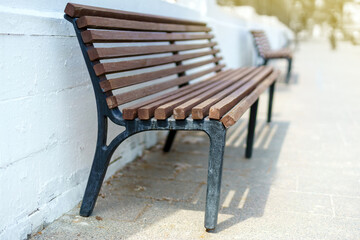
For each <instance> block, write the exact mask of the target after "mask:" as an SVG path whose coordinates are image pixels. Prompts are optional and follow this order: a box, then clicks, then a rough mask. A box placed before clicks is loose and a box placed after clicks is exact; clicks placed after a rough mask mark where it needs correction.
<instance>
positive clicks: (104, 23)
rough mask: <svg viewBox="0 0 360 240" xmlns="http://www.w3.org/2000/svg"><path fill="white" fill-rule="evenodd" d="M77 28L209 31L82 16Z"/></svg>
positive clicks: (184, 26)
mask: <svg viewBox="0 0 360 240" xmlns="http://www.w3.org/2000/svg"><path fill="white" fill-rule="evenodd" d="M76 23H77V26H78V27H79V28H95V29H112V30H134V31H152V32H210V31H211V28H209V27H206V26H194V25H179V24H167V23H153V22H143V21H142V22H140V21H132V20H123V19H115V18H104V17H93V16H83V17H80V18H79V19H78V20H77V21H76Z"/></svg>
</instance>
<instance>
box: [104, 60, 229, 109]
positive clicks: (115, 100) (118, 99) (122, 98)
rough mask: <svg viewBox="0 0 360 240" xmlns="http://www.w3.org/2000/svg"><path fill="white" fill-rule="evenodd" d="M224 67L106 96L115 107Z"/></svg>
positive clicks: (222, 65)
mask: <svg viewBox="0 0 360 240" xmlns="http://www.w3.org/2000/svg"><path fill="white" fill-rule="evenodd" d="M223 67H225V65H224V64H220V65H217V66H215V67H213V68H209V69H207V70H203V71H200V72H198V73H194V74H191V75H188V76H184V77H179V78H175V79H172V80H169V81H166V82H163V83H158V84H154V85H151V86H148V87H144V88H140V89H136V90H133V91H129V92H126V93H123V94H118V95H116V96H110V97H108V98H106V102H107V104H108V106H109V108H115V107H117V106H119V105H121V104H124V103H128V102H131V101H134V100H137V99H140V98H142V97H146V96H149V95H152V94H155V93H158V92H161V91H164V90H166V89H169V88H172V87H176V86H178V85H181V84H184V83H187V82H189V81H191V80H194V79H196V78H199V77H202V76H204V75H206V74H209V73H212V72H216V71H218V70H220V69H222V68H223Z"/></svg>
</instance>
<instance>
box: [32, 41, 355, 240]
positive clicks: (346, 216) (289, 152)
mask: <svg viewBox="0 0 360 240" xmlns="http://www.w3.org/2000/svg"><path fill="white" fill-rule="evenodd" d="M329 49H330V46H329V44H328V42H320V41H319V42H316V41H311V42H305V43H302V45H301V47H300V51H299V52H298V53H297V54H296V56H295V57H296V58H295V60H294V73H296V74H298V77H294V78H293V79H292V81H291V83H290V84H289V85H286V84H284V83H279V84H277V88H276V93H275V100H274V101H275V102H274V104H275V105H274V110H273V111H274V114H273V122H272V123H271V124H266V121H265V120H266V107H267V96H266V95H264V96H262V97H261V99H260V106H259V107H260V109H259V113H258V122H257V127H256V137H255V143H254V152H253V158H252V159H251V160H247V159H245V158H244V157H243V156H244V142H245V138H246V132H247V116H248V113H246V115H245V116H246V117H245V118H243V119H242V120H241V121H240V122H239V123H238V124H237V126H235V127H232V128H231V129H230V131H228V134H227V143H226V145H227V146H226V152H225V158H224V171H223V183H222V193H221V194H222V195H221V199H222V200H221V209H220V214H219V220H218V226H217V228H216V232H215V233H207V232H205V229H204V226H203V221H204V208H205V192H206V174H207V157H208V151H209V140H208V137H207V136H206V135H205V134H204V133H200V132H194V133H191V134H189V133H185V132H181V133H180V134H179V135H177V137H176V142H175V143H174V146H173V150H172V151H171V152H170V153H168V154H163V153H162V151H161V144H159V145H158V146H156V147H154V148H153V149H151V150H149V151H147V152H146V153H145V154H144V156H143V157H141V158H139V159H137V160H136V161H135V162H132V163H130V164H129V165H128V166H126V167H125V168H124V169H123V170H121V171H120V172H118V173H117V174H116V175H115V176H113V177H112V178H111V180H109V181H107V182H105V183H104V186H103V188H102V191H101V194H100V196H99V198H98V202H97V205H96V207H95V210H94V212H93V214H92V216H91V217H89V218H83V217H80V216H79V215H78V213H79V207H76V208H74V209H73V210H72V211H70V212H69V213H67V214H65V215H63V216H62V217H61V218H60V219H58V220H57V221H55V222H53V223H51V224H50V225H49V226H47V227H46V228H45V229H44V230H43V231H42V232H39V233H38V234H36V235H34V236H33V237H32V238H33V239H359V236H360V161H359V159H360V147H359V146H360V137H359V136H360V121H359V120H360V67H359V62H360V46H357V47H353V46H351V45H350V44H348V43H342V44H340V46H339V50H338V51H336V52H331V51H330V50H329ZM281 70H283V72H284V67H283V66H281Z"/></svg>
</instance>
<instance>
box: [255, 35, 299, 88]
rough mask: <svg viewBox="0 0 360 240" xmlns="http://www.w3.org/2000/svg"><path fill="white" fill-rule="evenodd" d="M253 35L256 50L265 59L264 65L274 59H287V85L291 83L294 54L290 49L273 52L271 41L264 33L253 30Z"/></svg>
mask: <svg viewBox="0 0 360 240" xmlns="http://www.w3.org/2000/svg"><path fill="white" fill-rule="evenodd" d="M251 34H252V36H253V38H254V43H255V48H256V50H257V53H258V56H259V57H261V58H262V59H263V65H266V64H267V63H268V62H269V60H273V59H286V60H287V61H288V69H287V74H286V80H285V81H286V83H289V81H290V76H291V65H292V59H293V54H292V51H291V50H290V49H288V48H282V49H278V50H272V49H271V47H270V43H269V40H268V38H267V36H266V34H265V32H264V31H261V30H253V31H251Z"/></svg>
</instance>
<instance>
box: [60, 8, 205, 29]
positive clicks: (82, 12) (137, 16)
mask: <svg viewBox="0 0 360 240" xmlns="http://www.w3.org/2000/svg"><path fill="white" fill-rule="evenodd" d="M65 13H66V14H67V15H69V16H70V17H73V18H75V17H76V18H79V17H82V16H99V17H107V18H117V19H127V20H136V21H148V22H158V23H175V24H186V25H199V26H205V25H206V23H204V22H198V21H189V20H185V19H179V18H172V17H164V16H157V15H151V14H143V13H134V12H127V11H121V10H116V9H109V8H101V7H93V6H86V5H81V4H76V3H68V4H67V5H66V8H65Z"/></svg>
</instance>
